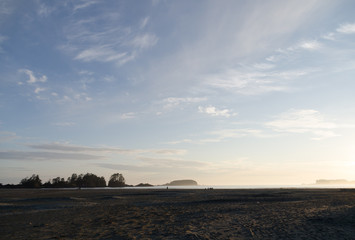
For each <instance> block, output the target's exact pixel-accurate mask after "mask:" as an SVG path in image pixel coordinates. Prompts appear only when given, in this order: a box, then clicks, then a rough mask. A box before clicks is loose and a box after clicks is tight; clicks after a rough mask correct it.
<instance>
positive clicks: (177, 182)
mask: <svg viewBox="0 0 355 240" xmlns="http://www.w3.org/2000/svg"><path fill="white" fill-rule="evenodd" d="M197 185H198V184H197V182H196V181H195V180H174V181H172V182H170V183H167V184H165V186H197Z"/></svg>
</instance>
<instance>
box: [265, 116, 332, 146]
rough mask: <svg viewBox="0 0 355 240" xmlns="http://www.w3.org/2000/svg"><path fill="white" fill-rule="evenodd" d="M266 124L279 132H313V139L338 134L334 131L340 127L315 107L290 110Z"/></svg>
mask: <svg viewBox="0 0 355 240" xmlns="http://www.w3.org/2000/svg"><path fill="white" fill-rule="evenodd" d="M266 126H268V127H270V128H272V129H273V130H275V131H277V132H285V133H311V134H312V135H313V137H312V139H315V140H321V139H325V138H329V137H336V136H338V135H337V134H336V133H335V132H334V131H333V130H335V129H337V128H338V125H337V124H336V123H333V122H330V121H327V120H326V119H325V117H324V116H323V115H322V114H321V113H320V112H318V111H316V110H313V109H299V110H297V109H292V110H289V111H287V112H285V113H282V114H280V115H279V116H278V117H277V118H276V119H275V120H273V121H271V122H268V123H266Z"/></svg>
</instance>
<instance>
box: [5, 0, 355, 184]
mask: <svg viewBox="0 0 355 240" xmlns="http://www.w3.org/2000/svg"><path fill="white" fill-rule="evenodd" d="M354 11H355V3H354V1H350V0H348V1H346V0H344V1H343V0H339V1H330V0H329V1H328V0H319V1H315V0H313V1H312V0H307V1H300V0H297V1H279V0H270V1H227V0H225V1H163V0H161V1H156V0H153V1H94V0H88V1H40V0H38V1H27V0H26V1H25V0H23V1H21V0H16V1H6V0H3V1H1V2H0V166H1V168H0V182H2V183H18V182H19V181H20V180H21V179H22V178H24V177H26V176H30V175H31V174H32V173H36V174H39V175H40V177H41V179H42V180H43V181H46V180H48V179H50V178H54V177H57V176H61V177H68V176H69V175H71V173H74V172H75V173H86V172H92V173H95V174H97V175H100V176H105V177H106V179H108V178H109V176H110V175H111V174H113V173H115V172H120V173H122V174H123V175H124V176H125V178H126V181H127V183H129V184H138V183H140V182H149V183H152V184H163V183H166V182H169V181H171V180H174V179H195V180H196V181H198V182H199V183H200V184H224V185H243V184H301V183H312V182H314V181H315V180H316V179H319V178H329V179H337V178H345V179H349V180H353V179H354V172H355V148H354V139H355V108H354V103H355V94H354V89H355V82H354V76H355V75H354V74H355V58H354V56H355V41H354V40H355V15H354V14H353V13H354Z"/></svg>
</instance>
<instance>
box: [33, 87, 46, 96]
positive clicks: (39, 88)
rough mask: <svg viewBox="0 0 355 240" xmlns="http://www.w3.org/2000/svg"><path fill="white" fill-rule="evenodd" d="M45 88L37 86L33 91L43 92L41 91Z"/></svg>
mask: <svg viewBox="0 0 355 240" xmlns="http://www.w3.org/2000/svg"><path fill="white" fill-rule="evenodd" d="M45 90H46V89H45V88H41V87H37V88H36V89H35V91H34V92H35V93H36V94H39V93H40V92H43V91H45Z"/></svg>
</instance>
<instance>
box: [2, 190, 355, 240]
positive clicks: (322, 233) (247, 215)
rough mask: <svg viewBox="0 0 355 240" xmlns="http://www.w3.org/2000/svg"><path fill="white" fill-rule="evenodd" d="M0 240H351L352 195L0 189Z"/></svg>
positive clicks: (354, 221) (354, 232) (354, 234)
mask: <svg viewBox="0 0 355 240" xmlns="http://www.w3.org/2000/svg"><path fill="white" fill-rule="evenodd" d="M0 239H307V240H308V239H355V190H353V189H344V190H342V189H308V190H307V189H260V190H173V189H169V190H152V189H145V190H138V189H137V190H134V189H133V190H132V189H117V190H116V189H113V190H108V189H107V190H106V189H105V190H29V189H27V190H23V189H9V190H5V189H0Z"/></svg>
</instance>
